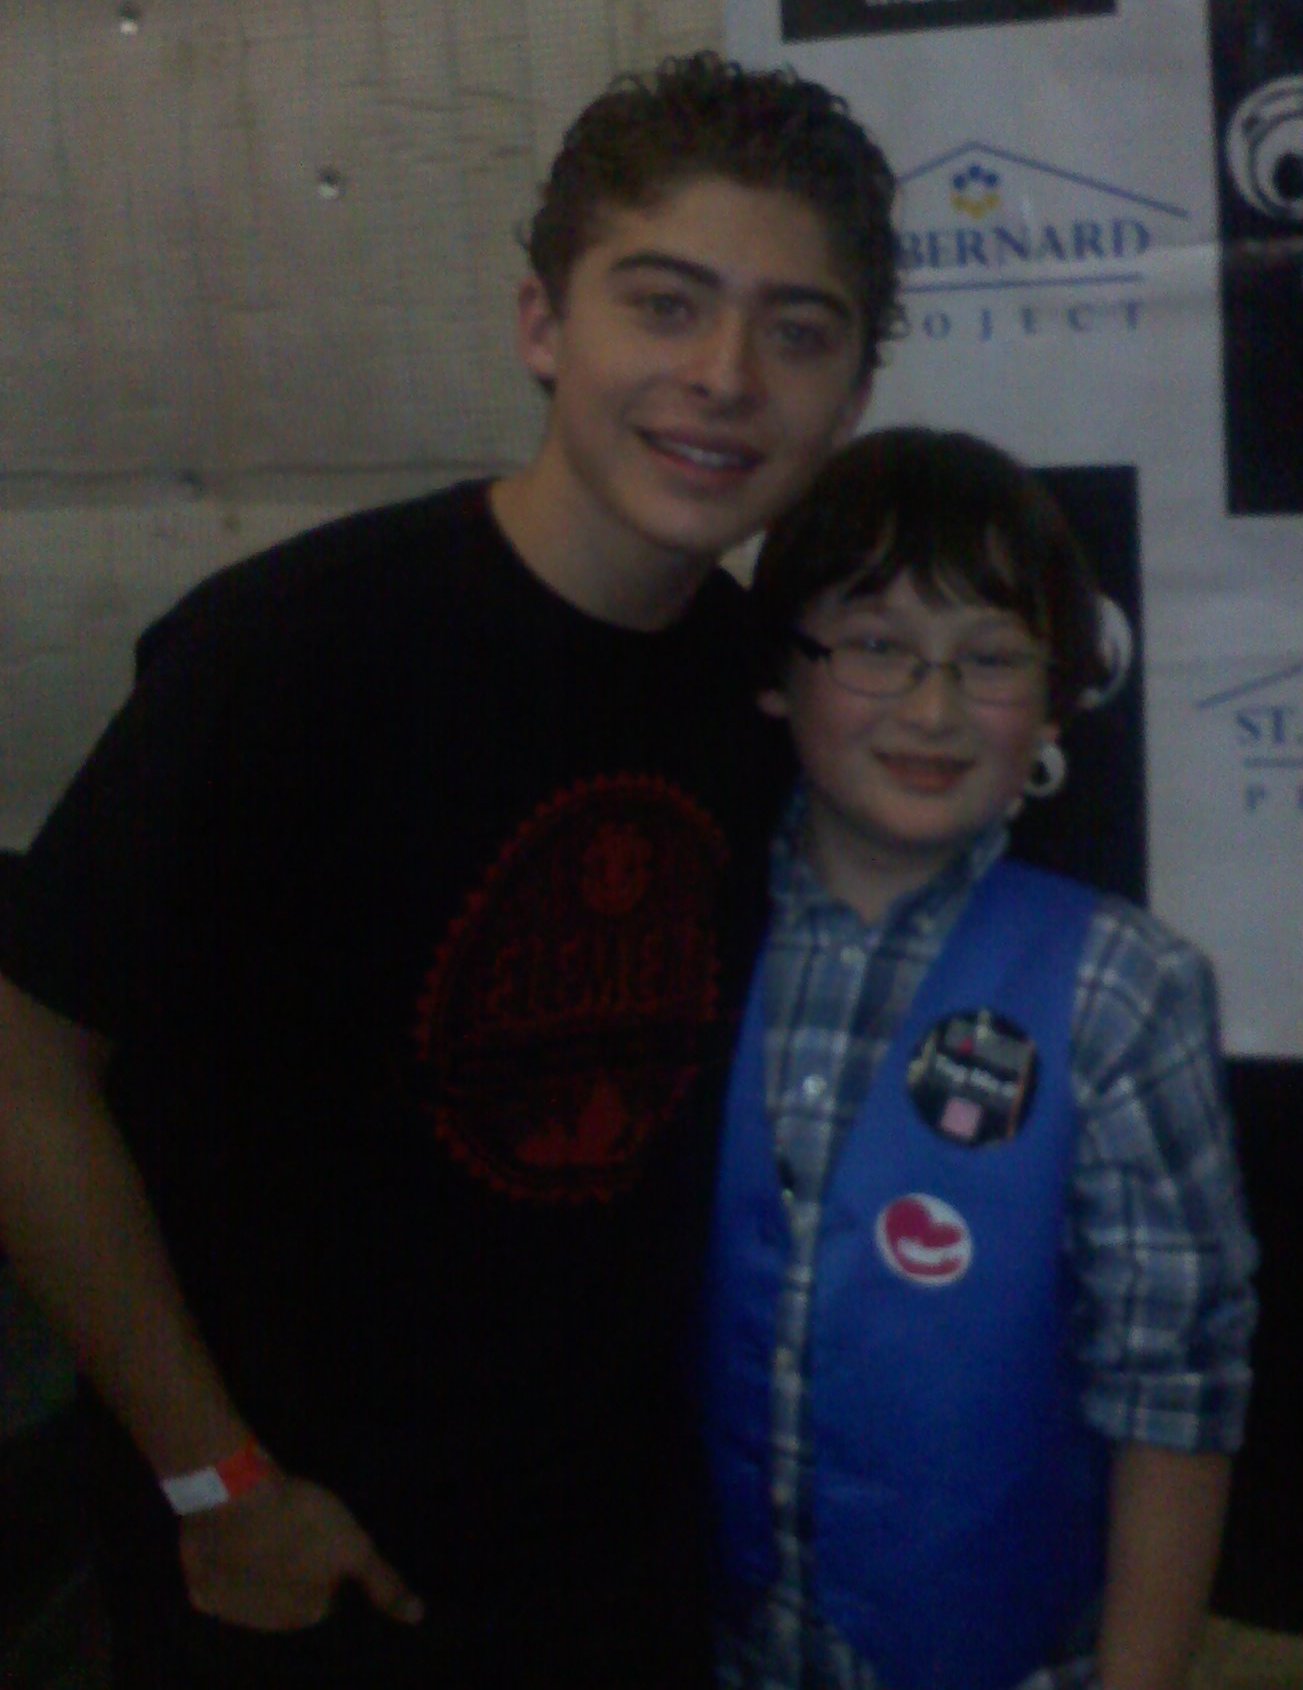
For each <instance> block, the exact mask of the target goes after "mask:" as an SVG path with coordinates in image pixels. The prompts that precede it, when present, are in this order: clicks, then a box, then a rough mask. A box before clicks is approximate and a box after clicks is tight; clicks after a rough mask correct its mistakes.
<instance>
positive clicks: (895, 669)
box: [791, 628, 1051, 704]
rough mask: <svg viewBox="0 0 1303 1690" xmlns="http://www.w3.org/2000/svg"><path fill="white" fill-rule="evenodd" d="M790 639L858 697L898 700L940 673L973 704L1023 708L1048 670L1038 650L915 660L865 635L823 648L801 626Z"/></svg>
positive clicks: (898, 645) (909, 652) (901, 647)
mask: <svg viewBox="0 0 1303 1690" xmlns="http://www.w3.org/2000/svg"><path fill="white" fill-rule="evenodd" d="M791 635H792V644H793V645H794V646H795V647H796V649H797V650H798V651H799V652H801V653H802V655H803V656H805V657H808V658H809V659H810V661H811V662H812V663H826V664H827V665H828V673H829V674H830V675H831V676H832V678H833V680H834V681H836V683H837V685H838V686H839V687H845V689H846V691H847V692H853V693H858V694H859V696H860V697H861V698H900V697H903V696H904V694H905V693H907V692H912V691H913V690H914V688H915V687H916V686H919V685H920V684H921V683H922V681H923V678H924V676H925V675H930V674H931V672H932V671H933V669H940V670H942V671H943V672H944V673H945V674H947V675H949V676H950V677H951V678H952V679H953V680H954V682H955V684H956V686H958V688H959V690H960V692H962V693H963V695H964V697H965V698H967V699H971V700H972V702H973V703H974V704H1026V703H1028V702H1029V701H1030V700H1031V699H1032V698H1034V697H1036V695H1037V693H1038V692H1039V690H1040V687H1041V683H1042V678H1043V676H1044V675H1045V672H1046V670H1047V669H1049V668H1050V667H1051V663H1050V659H1049V658H1048V657H1047V656H1046V655H1045V654H1044V652H1040V651H1032V650H1029V649H1027V648H1023V647H1019V648H1016V649H1015V648H1013V647H1005V646H994V647H991V648H990V649H986V648H978V649H977V650H975V651H963V652H960V654H959V656H958V657H948V658H945V659H944V660H939V659H934V658H931V657H923V656H921V655H920V654H919V653H918V652H917V651H915V650H914V648H913V647H912V646H908V645H905V644H904V643H903V642H902V641H900V640H892V639H886V638H876V637H870V638H861V639H857V640H843V641H841V642H840V643H839V644H837V645H825V644H824V643H823V641H822V640H816V639H815V638H814V636H813V635H812V634H807V633H806V632H805V630H804V629H802V628H793V629H792V631H791Z"/></svg>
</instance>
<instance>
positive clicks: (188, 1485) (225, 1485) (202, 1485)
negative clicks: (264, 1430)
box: [159, 1438, 276, 1514]
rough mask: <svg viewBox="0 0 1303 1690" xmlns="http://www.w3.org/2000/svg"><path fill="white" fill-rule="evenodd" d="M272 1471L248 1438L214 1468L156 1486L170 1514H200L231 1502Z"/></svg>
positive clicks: (269, 1462)
mask: <svg viewBox="0 0 1303 1690" xmlns="http://www.w3.org/2000/svg"><path fill="white" fill-rule="evenodd" d="M275 1471H276V1469H275V1467H274V1466H273V1465H272V1462H271V1459H270V1457H269V1456H268V1455H267V1454H266V1453H265V1451H263V1450H261V1449H259V1447H258V1445H257V1444H256V1443H254V1442H253V1440H252V1438H251V1439H250V1440H249V1442H248V1443H247V1444H245V1445H244V1447H243V1449H237V1450H236V1452H235V1454H234V1455H228V1456H227V1457H226V1459H225V1460H224V1461H219V1462H218V1463H217V1465H216V1466H215V1467H198V1468H196V1469H195V1471H194V1472H193V1473H177V1474H175V1475H174V1476H173V1477H172V1478H169V1479H160V1480H159V1484H160V1486H161V1487H162V1491H163V1495H164V1496H165V1497H166V1498H167V1500H168V1502H169V1503H171V1505H172V1512H173V1513H174V1514H203V1513H206V1512H207V1511H208V1509H210V1508H221V1507H222V1506H223V1504H224V1503H227V1502H234V1500H235V1498H236V1497H237V1496H243V1495H244V1494H245V1492H246V1491H251V1490H252V1489H253V1488H254V1486H255V1485H260V1484H262V1483H263V1482H264V1481H265V1480H267V1479H269V1478H271V1476H272V1474H273V1473H274V1472H275Z"/></svg>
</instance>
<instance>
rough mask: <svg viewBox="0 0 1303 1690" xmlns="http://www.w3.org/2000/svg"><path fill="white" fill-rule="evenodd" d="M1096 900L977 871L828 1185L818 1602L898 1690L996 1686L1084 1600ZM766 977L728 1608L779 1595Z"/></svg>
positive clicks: (1101, 1462)
mask: <svg viewBox="0 0 1303 1690" xmlns="http://www.w3.org/2000/svg"><path fill="white" fill-rule="evenodd" d="M1094 905H1095V896H1094V894H1093V893H1091V892H1089V891H1087V890H1086V889H1085V888H1084V887H1080V886H1077V885H1075V884H1074V883H1072V882H1071V881H1065V880H1062V879H1060V878H1058V877H1057V876H1052V875H1046V874H1043V873H1040V872H1038V871H1036V870H1033V869H1028V868H1026V867H1024V866H1022V865H1020V864H1015V863H1000V864H997V865H996V867H995V868H994V869H993V870H992V871H991V872H990V873H989V874H988V875H986V876H985V878H984V879H983V880H982V881H981V882H980V883H979V885H978V886H977V887H976V888H975V890H974V892H973V894H972V895H971V897H970V900H969V903H968V905H967V906H966V908H965V909H964V911H963V912H962V914H961V916H960V918H959V920H958V922H957V923H956V925H955V928H954V929H953V931H952V932H951V934H950V936H949V939H948V941H947V943H946V945H945V948H944V950H943V952H942V955H941V956H940V958H939V959H938V961H937V962H936V964H935V965H934V967H933V968H932V969H931V970H930V972H929V973H928V975H927V977H926V978H925V980H924V981H923V983H922V985H921V986H920V988H919V991H918V994H917V996H916V999H915V1001H914V1003H913V1005H912V1006H911V1008H910V1010H909V1013H908V1015H907V1016H906V1019H905V1022H904V1024H903V1026H902V1028H901V1030H900V1033H899V1034H898V1036H897V1037H896V1039H895V1041H894V1043H893V1045H892V1047H891V1049H890V1050H889V1051H888V1053H887V1055H886V1056H885V1058H884V1059H883V1062H882V1064H881V1066H880V1069H879V1072H878V1074H877V1076H876V1078H875V1080H874V1083H873V1085H872V1087H871V1089H870V1092H869V1095H868V1097H867V1099H866V1101H865V1104H864V1109H863V1112H862V1114H861V1115H860V1117H859V1118H858V1119H857V1121H856V1122H855V1125H854V1128H853V1130H852V1131H850V1132H849V1133H848V1134H847V1135H846V1137H845V1140H844V1142H843V1143H842V1145H841V1148H840V1152H839V1154H838V1156H837V1159H836V1161H835V1162H834V1165H833V1167H832V1169H831V1171H830V1174H829V1183H828V1189H827V1192H826V1195H825V1202H824V1208H823V1216H822V1226H821V1231H820V1235H819V1240H818V1244H817V1254H816V1276H815V1288H814V1293H813V1303H812V1308H811V1314H810V1331H809V1354H808V1357H807V1361H806V1367H805V1377H806V1379H807V1381H808V1395H807V1399H806V1413H807V1422H806V1434H807V1439H808V1445H809V1447H810V1449H811V1450H812V1454H813V1466H812V1471H811V1473H810V1475H809V1489H808V1493H807V1500H808V1504H809V1515H808V1519H809V1526H808V1532H809V1545H810V1551H811V1557H812V1579H813V1600H814V1603H815V1606H816V1608H817V1610H818V1611H819V1613H821V1614H822V1615H823V1617H824V1618H825V1619H827V1620H830V1621H831V1622H832V1623H833V1624H834V1625H835V1626H836V1627H837V1629H838V1630H839V1631H840V1632H842V1634H843V1635H844V1636H845V1637H846V1638H848V1639H849V1641H850V1642H851V1643H852V1644H853V1645H854V1647H855V1648H856V1649H857V1650H858V1651H859V1653H860V1654H861V1655H862V1656H863V1658H864V1659H865V1660H866V1661H868V1662H869V1663H870V1664H871V1665H872V1666H873V1667H874V1668H875V1669H876V1671H877V1672H878V1673H879V1674H880V1676H881V1677H882V1679H883V1682H884V1684H885V1685H888V1686H890V1687H891V1690H1006V1687H1008V1686H1010V1685H1014V1684H1016V1683H1017V1682H1018V1681H1019V1680H1020V1679H1021V1678H1023V1677H1024V1676H1025V1675H1026V1674H1028V1673H1030V1672H1032V1671H1034V1670H1035V1669H1036V1668H1037V1667H1038V1666H1041V1665H1044V1664H1045V1663H1046V1662H1047V1661H1048V1660H1051V1659H1053V1658H1055V1656H1056V1655H1057V1654H1058V1653H1059V1652H1060V1651H1061V1650H1062V1649H1063V1648H1064V1646H1065V1644H1066V1642H1067V1640H1068V1638H1069V1636H1070V1634H1071V1633H1072V1631H1073V1629H1074V1626H1075V1625H1076V1624H1077V1623H1078V1622H1079V1621H1080V1619H1081V1618H1082V1616H1083V1614H1084V1613H1085V1612H1086V1611H1087V1610H1088V1608H1089V1606H1090V1603H1091V1601H1092V1599H1093V1598H1095V1597H1096V1596H1097V1595H1098V1594H1099V1591H1100V1589H1101V1586H1102V1579H1103V1551H1104V1529H1105V1528H1104V1520H1105V1487H1106V1466H1107V1463H1106V1450H1105V1445H1104V1443H1103V1440H1101V1439H1100V1438H1098V1437H1097V1436H1096V1435H1095V1434H1094V1433H1093V1432H1091V1431H1090V1430H1089V1429H1088V1428H1087V1427H1086V1426H1085V1425H1084V1424H1083V1422H1082V1420H1081V1417H1080V1412H1079V1407H1078V1403H1079V1394H1080V1385H1079V1380H1078V1377H1077V1369H1076V1367H1075V1365H1074V1362H1073V1358H1072V1355H1071V1352H1070V1347H1069V1341H1068V1323H1067V1311H1068V1306H1069V1297H1070V1287H1069V1285H1068V1283H1067V1280H1068V1275H1067V1264H1066V1261H1065V1258H1064V1252H1063V1247H1062V1242H1063V1235H1064V1223H1065V1211H1066V1203H1067V1193H1068V1185H1069V1178H1070V1174H1071V1170H1072V1165H1073V1159H1074V1151H1075V1143H1076V1120H1075V1114H1074V1110H1073V1107H1072V1100H1071V1092H1070V1078H1069V1036H1070V1028H1071V1019H1072V1005H1073V996H1074V992H1075V986H1076V976H1077V965H1078V962H1079V959H1080V954H1081V951H1082V947H1083V945H1084V942H1085V937H1086V930H1087V927H1088V925H1089V922H1090V918H1091V912H1092V910H1093V908H1094ZM763 976H764V961H763V958H762V961H761V964H760V966H759V967H758V969H757V971H756V979H755V981H754V983H753V985H752V990H751V1000H750V1003H749V1005H748V1009H747V1015H746V1021H745V1024H744V1031H743V1036H742V1040H741V1044H740V1046H739V1050H738V1055H737V1058H736V1061H735V1065H734V1071H733V1078H732V1082H731V1088H730V1095H729V1101H728V1106H727V1115H726V1131H725V1139H724V1146H723V1151H722V1161H721V1170H720V1187H719V1195H718V1208H717V1219H716V1233H715V1242H714V1251H713V1273H712V1284H711V1294H710V1300H709V1304H708V1308H707V1334H708V1346H707V1367H706V1424H707V1435H708V1439H709V1442H710V1446H711V1457H712V1461H713V1467H714V1479H715V1488H716V1498H717V1503H718V1507H719V1514H720V1522H721V1528H722V1548H723V1557H724V1564H725V1569H726V1572H727V1574H728V1575H729V1578H730V1580H731V1581H732V1582H733V1584H734V1586H735V1593H736V1590H737V1589H741V1590H742V1591H745V1590H746V1589H748V1588H749V1589H750V1590H751V1591H752V1592H760V1591H763V1590H764V1589H766V1588H767V1587H768V1586H769V1585H770V1584H772V1582H773V1580H774V1578H775V1576H776V1572H777V1562H776V1555H775V1550H774V1545H773V1515H772V1510H771V1504H770V1495H769V1485H770V1480H769V1473H770V1465H771V1455H770V1368H771V1365H772V1359H773V1354H774V1346H775V1341H776V1340H775V1332H776V1308H777V1302H778V1296H779V1290H780V1287H781V1283H782V1275H783V1268H784V1263H785V1261H786V1258H787V1256H788V1253H789V1250H790V1234H789V1232H788V1227H787V1219H786V1214H785V1210H784V1206H783V1199H782V1193H781V1191H780V1188H779V1180H778V1174H777V1168H776V1164H775V1157H774V1151H773V1135H772V1129H771V1126H770V1123H769V1119H768V1115H767V1111H766V1107H765V1096H764V1060H763V1038H764V1007H763V998H764V987H763ZM983 1010H989V1011H992V1012H993V1015H992V1016H989V1017H980V1016H978V1015H976V1014H974V1013H973V1012H980V1011H983ZM979 1023H980V1024H979ZM1010 1024H1012V1025H1010ZM929 1035H931V1037H929ZM1029 1043H1030V1046H1031V1047H1034V1051H1035V1058H1036V1062H1035V1068H1036V1072H1035V1075H1034V1079H1033V1077H1032V1076H1031V1074H1030V1073H1029V1071H1028V1065H1027V1063H1026V1060H1025V1058H1026V1056H1027V1054H1028V1050H1029ZM988 1101H989V1102H991V1105H992V1107H991V1108H990V1109H989V1110H988V1109H987V1103H988ZM929 1122H930V1123H931V1124H929ZM992 1123H994V1129H995V1131H997V1132H999V1131H1000V1130H1001V1129H1002V1124H1003V1126H1004V1127H1007V1128H1008V1129H1009V1131H1010V1136H1005V1137H991V1136H989V1134H990V1132H991V1130H992Z"/></svg>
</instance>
